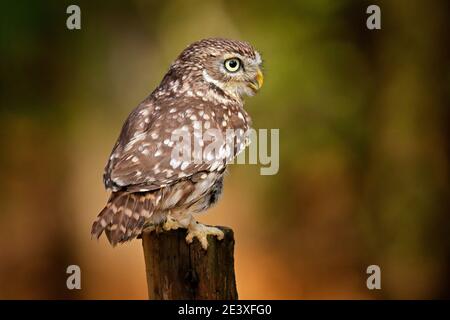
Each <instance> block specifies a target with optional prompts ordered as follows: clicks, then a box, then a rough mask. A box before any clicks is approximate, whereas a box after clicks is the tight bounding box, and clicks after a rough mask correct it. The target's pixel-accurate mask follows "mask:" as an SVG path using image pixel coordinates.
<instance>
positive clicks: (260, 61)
mask: <svg viewBox="0 0 450 320" xmlns="http://www.w3.org/2000/svg"><path fill="white" fill-rule="evenodd" d="M255 56H256V63H257V64H261V63H262V60H261V55H260V54H259V52H258V51H255Z"/></svg>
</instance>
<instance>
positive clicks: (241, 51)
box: [173, 39, 264, 99]
mask: <svg viewBox="0 0 450 320" xmlns="http://www.w3.org/2000/svg"><path fill="white" fill-rule="evenodd" d="M173 66H175V67H176V68H178V69H179V71H181V73H182V75H183V77H184V79H187V78H189V80H190V81H192V82H194V83H193V85H194V88H195V86H196V84H197V85H198V87H201V85H202V84H203V85H204V84H207V85H208V86H210V87H213V88H215V89H218V90H222V91H223V92H224V93H226V94H227V95H228V96H232V97H235V98H238V99H241V98H242V97H243V96H245V95H249V96H252V95H254V94H255V93H256V92H257V91H258V90H259V89H260V88H261V86H262V84H263V79H264V78H263V74H262V71H261V68H262V60H261V56H260V54H259V53H258V52H257V51H256V50H255V49H254V48H253V47H252V46H251V45H250V44H249V43H247V42H243V41H237V40H228V39H204V40H200V41H197V42H195V43H193V44H191V45H190V46H188V47H187V48H186V49H185V50H184V51H183V52H182V53H181V54H180V56H179V57H178V59H177V60H176V61H175V62H174V64H173Z"/></svg>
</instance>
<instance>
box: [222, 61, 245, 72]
mask: <svg viewBox="0 0 450 320" xmlns="http://www.w3.org/2000/svg"><path fill="white" fill-rule="evenodd" d="M224 65H225V69H227V71H229V72H236V71H238V70H239V69H240V68H241V61H240V60H239V59H237V58H231V59H227V60H225V63H224Z"/></svg>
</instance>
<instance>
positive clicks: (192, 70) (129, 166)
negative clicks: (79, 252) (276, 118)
mask: <svg viewBox="0 0 450 320" xmlns="http://www.w3.org/2000/svg"><path fill="white" fill-rule="evenodd" d="M262 83H263V75H262V72H261V56H260V55H259V53H258V52H257V51H255V49H254V48H253V47H252V46H251V45H250V44H248V43H246V42H242V41H235V40H226V39H205V40H201V41H198V42H195V43H193V44H191V45H190V46H188V47H187V48H186V49H185V50H184V51H183V52H182V53H181V54H180V55H179V57H178V58H177V59H176V60H175V61H174V62H173V63H172V65H171V66H170V68H169V71H168V72H167V74H166V75H165V76H164V78H163V79H162V81H161V84H160V85H159V86H158V87H157V88H156V89H155V91H153V92H152V93H151V94H150V95H149V96H148V97H147V98H146V99H145V100H144V101H143V102H142V103H141V104H139V105H138V106H137V108H136V109H134V110H133V111H132V112H131V114H130V115H129V116H128V118H127V120H126V121H125V124H124V125H123V127H122V131H121V133H120V136H119V138H118V140H117V142H116V144H115V145H114V148H113V150H112V152H111V156H110V158H109V161H108V164H107V165H106V168H105V173H104V176H103V179H104V184H105V187H106V188H107V189H108V190H111V191H112V194H111V196H110V198H109V200H108V203H107V205H106V207H105V208H104V209H103V210H102V211H101V212H100V214H99V215H98V217H97V219H96V220H95V222H94V224H93V225H92V231H91V233H92V235H93V236H94V237H96V238H98V237H100V235H101V234H102V232H103V231H105V234H106V236H107V238H108V240H109V242H110V243H111V244H112V245H113V246H114V245H116V244H117V243H122V242H125V241H128V240H131V239H133V238H135V237H136V236H138V235H139V234H140V233H141V232H142V230H143V229H144V228H151V229H152V230H153V229H158V230H160V228H162V229H164V230H171V229H177V228H185V229H187V236H186V241H187V242H188V243H191V242H192V240H193V239H194V237H195V238H197V239H198V240H199V241H200V243H201V245H202V247H203V248H204V249H206V248H207V246H208V242H207V236H208V235H213V236H217V238H218V239H222V238H223V233H222V231H221V230H219V229H218V228H215V227H209V226H205V225H203V224H200V223H198V222H197V221H196V220H195V219H194V217H193V214H194V213H199V212H202V211H204V210H206V209H208V208H209V207H211V206H212V205H213V204H214V203H216V202H217V200H218V198H219V196H220V194H221V193H222V186H223V178H224V173H225V170H226V167H227V165H228V164H229V163H230V162H232V161H233V158H234V157H236V156H237V155H238V154H239V153H240V152H241V151H242V150H243V149H244V148H245V147H246V146H247V145H248V143H249V130H250V125H251V119H250V117H249V115H248V114H247V112H246V111H245V110H244V108H243V106H244V101H243V98H244V96H252V95H253V94H255V93H256V92H257V91H258V90H259V89H260V87H261V86H262ZM180 138H183V139H181V140H182V141H180ZM181 154H182V155H181Z"/></svg>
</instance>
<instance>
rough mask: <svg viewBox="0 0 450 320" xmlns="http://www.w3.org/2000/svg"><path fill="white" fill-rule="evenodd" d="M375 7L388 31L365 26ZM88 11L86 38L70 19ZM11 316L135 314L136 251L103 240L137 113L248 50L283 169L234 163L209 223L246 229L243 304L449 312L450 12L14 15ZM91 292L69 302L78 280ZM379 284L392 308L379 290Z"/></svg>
mask: <svg viewBox="0 0 450 320" xmlns="http://www.w3.org/2000/svg"><path fill="white" fill-rule="evenodd" d="M374 3H375V4H378V5H380V7H381V12H382V30H378V31H370V30H368V29H367V28H366V18H367V16H368V15H367V14H366V13H365V12H366V8H367V6H368V5H370V4H374ZM70 4H77V5H79V6H80V7H81V26H82V28H81V30H74V31H70V30H68V29H67V28H66V18H67V17H68V15H67V14H66V8H67V6H68V5H70ZM0 12H1V13H0V15H1V19H0V24H1V28H0V50H1V61H0V65H1V75H2V77H1V78H2V79H1V88H0V96H1V107H0V147H1V148H0V150H1V151H0V204H1V205H0V208H1V210H0V298H9V299H14V298H26V299H32V298H45V299H55V298H68V299H78V298H81V299H100V298H105V299H109V298H113V299H116V298H125V299H127V298H138V299H145V298H146V297H147V293H146V282H145V271H144V262H143V254H142V249H141V243H140V241H134V242H132V243H130V244H128V245H124V246H120V247H118V248H116V249H112V248H110V247H109V245H108V244H107V242H106V241H105V239H104V238H102V239H101V240H100V241H99V242H96V241H93V240H91V239H90V235H89V232H90V226H91V223H92V221H93V219H94V218H95V216H96V215H97V214H98V212H99V211H100V210H101V209H102V208H103V206H104V204H105V201H106V199H107V197H108V195H107V193H106V191H104V189H103V185H102V173H103V168H104V165H105V163H106V160H107V158H108V156H109V152H110V150H111V148H112V146H113V144H114V142H115V139H116V138H117V136H118V134H119V130H120V128H121V125H122V123H123V121H124V119H125V117H126V116H127V115H128V113H129V112H130V111H131V110H132V109H133V108H134V107H135V106H136V105H137V104H138V103H139V102H140V101H141V100H142V99H144V98H145V97H146V96H147V95H148V94H149V93H150V92H151V91H152V90H153V89H154V88H155V87H156V86H157V85H158V83H159V81H160V80H161V78H162V76H163V75H164V73H165V71H166V70H167V68H168V66H169V64H170V63H171V62H172V61H173V60H174V59H175V58H176V56H177V55H178V54H179V52H180V51H181V50H182V49H184V48H185V47H186V46H187V45H188V44H189V43H191V42H193V41H195V40H198V39H201V38H205V37H227V38H235V39H240V40H247V41H249V42H251V43H252V44H253V45H254V46H255V47H256V48H257V49H258V50H259V51H260V52H261V53H262V55H263V58H264V61H265V75H266V77H265V80H266V81H265V85H264V87H263V88H262V90H261V92H260V93H259V94H258V95H257V96H256V97H254V98H252V99H249V100H247V104H246V108H247V110H248V111H249V113H250V114H251V115H252V118H253V122H254V126H255V127H256V128H279V129H280V170H279V172H278V174H277V175H275V176H261V175H260V174H259V166H257V165H245V166H243V165H239V166H238V165H235V166H233V167H232V168H231V174H230V175H229V176H227V178H226V184H225V193H224V196H223V198H222V201H221V202H220V203H219V204H218V206H216V207H215V208H214V209H212V210H210V211H208V213H206V214H204V215H203V216H200V217H199V220H200V221H202V222H206V223H211V224H218V225H227V226H230V227H232V228H233V229H234V230H235V237H236V277H237V285H238V291H239V294H240V298H243V299H260V298H261V299H283V298H286V299H312V298H319V299H322V298H326V299H328V298H338V299H341V298H362V299H366V298H368V299H380V298H387V299H399V298H403V299H409V298H450V216H449V209H450V208H449V207H450V206H449V152H450V148H449V145H450V143H449V141H450V130H449V120H450V117H449V104H450V64H449V61H450V54H449V52H450V50H449V46H450V44H449V43H450V42H449V41H448V40H449V38H448V34H449V33H448V29H449V28H448V18H449V13H450V3H449V2H448V1H444V0H442V1H438V0H436V1H407V0H396V1H356V0H355V1H350V0H344V1H335V0H319V1H318V0H303V1H292V2H286V3H285V2H281V1H267V2H266V1H264V2H263V1H237V0H227V1H182V0H172V1H143V0H140V1H138V0H135V1H109V2H101V1H95V2H94V1H76V2H68V1H46V2H43V1H22V0H19V1H3V2H2V5H1V10H0ZM70 264H77V265H79V266H80V267H81V270H82V290H80V291H69V290H67V288H66V277H67V275H66V273H65V271H66V267H67V266H68V265H70ZM371 264H377V265H379V266H380V267H381V273H382V278H381V286H382V290H378V291H377V290H374V291H369V290H368V289H367V288H366V278H367V274H366V268H367V266H369V265H371Z"/></svg>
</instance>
